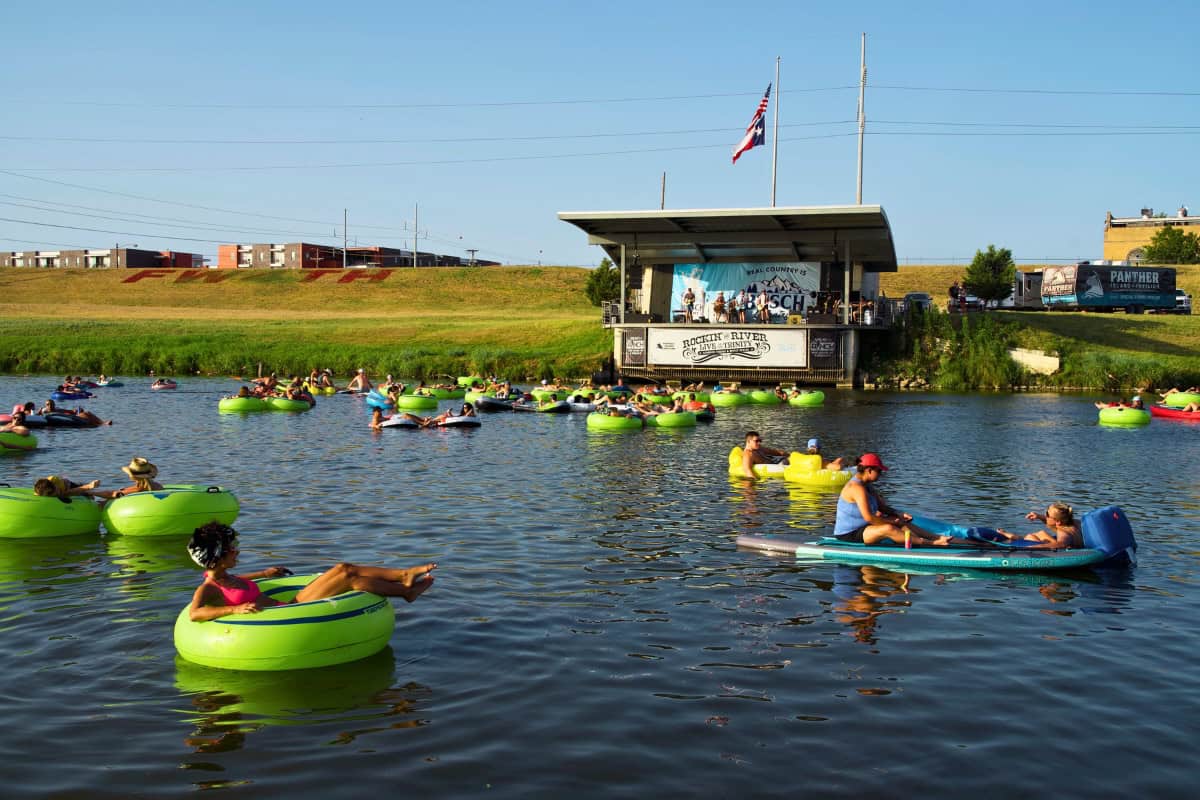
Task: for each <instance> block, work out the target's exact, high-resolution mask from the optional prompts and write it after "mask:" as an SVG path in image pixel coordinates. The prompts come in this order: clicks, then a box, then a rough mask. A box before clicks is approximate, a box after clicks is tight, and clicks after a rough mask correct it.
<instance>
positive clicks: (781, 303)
mask: <svg viewBox="0 0 1200 800" xmlns="http://www.w3.org/2000/svg"><path fill="white" fill-rule="evenodd" d="M820 283H821V265H820V264H818V263H816V262H806V261H797V262H792V263H784V264H676V265H675V272H674V276H673V278H672V281H671V292H672V295H671V308H672V309H678V308H682V307H683V293H684V292H686V291H687V290H688V289H691V290H692V293H693V294H694V295H695V296H696V316H698V317H701V318H703V319H705V320H707V321H709V322H716V321H717V320H716V319H715V314H714V313H713V301H715V300H716V299H717V295H718V294H724V296H725V302H726V305H727V306H728V305H729V303H730V302H731V301H733V300H734V299H735V298H736V297H738V293H739V292H743V293H744V295H743V296H744V297H746V298H748V300H747V301H746V302H747V303H748V307H749V308H751V309H753V305H754V298H756V297H758V295H759V293H760V292H766V293H767V301H768V309H769V311H770V315H771V320H772V321H773V322H783V321H784V320H786V319H787V317H788V315H789V314H800V313H803V311H804V307H805V305H806V304H811V303H812V297H813V296H814V295H815V293H816V291H817V289H818V287H819V286H820ZM759 321H760V320H759V319H758V318H757V315H756V313H755V312H754V311H753V310H751V311H749V312H748V313H747V314H746V322H748V323H750V322H759Z"/></svg>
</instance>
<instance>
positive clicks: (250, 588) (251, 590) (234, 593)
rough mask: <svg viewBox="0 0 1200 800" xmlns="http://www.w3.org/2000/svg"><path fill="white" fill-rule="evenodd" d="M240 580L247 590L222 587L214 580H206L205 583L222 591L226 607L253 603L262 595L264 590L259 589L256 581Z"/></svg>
mask: <svg viewBox="0 0 1200 800" xmlns="http://www.w3.org/2000/svg"><path fill="white" fill-rule="evenodd" d="M239 580H242V582H243V583H245V584H247V587H246V588H245V589H239V588H236V587H228V586H222V585H221V584H219V583H217V582H216V581H214V580H212V579H208V580H205V583H209V584H212V585H213V586H215V587H217V589H218V590H220V592H221V594H222V595H223V596H224V597H225V605H227V606H240V605H241V604H242V603H253V602H254V601H255V600H257V599H258V596H259V595H260V594H262V589H259V588H258V584H257V583H255V582H254V581H247V580H244V579H239Z"/></svg>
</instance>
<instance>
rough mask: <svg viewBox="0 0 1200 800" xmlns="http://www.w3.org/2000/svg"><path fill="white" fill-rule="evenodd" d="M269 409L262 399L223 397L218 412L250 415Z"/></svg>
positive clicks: (218, 404)
mask: <svg viewBox="0 0 1200 800" xmlns="http://www.w3.org/2000/svg"><path fill="white" fill-rule="evenodd" d="M269 408H270V406H268V405H267V401H266V400H264V399H262V398H261V397H222V398H221V399H220V400H219V401H218V402H217V410H218V411H220V412H221V413H222V414H250V413H253V412H256V411H266V410H268V409H269Z"/></svg>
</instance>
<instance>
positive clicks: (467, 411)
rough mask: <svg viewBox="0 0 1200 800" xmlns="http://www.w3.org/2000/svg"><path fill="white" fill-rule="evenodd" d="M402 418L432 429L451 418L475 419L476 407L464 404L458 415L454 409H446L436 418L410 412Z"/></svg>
mask: <svg viewBox="0 0 1200 800" xmlns="http://www.w3.org/2000/svg"><path fill="white" fill-rule="evenodd" d="M400 416H402V417H404V418H405V419H409V420H412V421H413V422H415V423H417V424H418V425H420V426H421V427H422V428H431V427H435V426H437V425H441V424H442V423H443V422H445V421H446V420H448V419H450V418H451V417H473V416H475V406H473V405H471V404H470V403H463V404H462V408H461V409H459V411H458V413H455V411H454V409H452V408H450V409H446V410H445V411H443V412H442V413H440V414H438V415H437V416H435V417H421V416H417V415H416V414H409V413H408V412H404V413H402V414H401V415H400Z"/></svg>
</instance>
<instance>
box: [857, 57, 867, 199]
mask: <svg viewBox="0 0 1200 800" xmlns="http://www.w3.org/2000/svg"><path fill="white" fill-rule="evenodd" d="M866 130H867V34H865V33H864V34H863V35H862V69H861V72H860V73H859V77H858V193H857V194H856V195H855V197H856V198H857V200H858V204H859V205H860V206H861V205H862V168H863V134H864V133H865V132H866Z"/></svg>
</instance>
